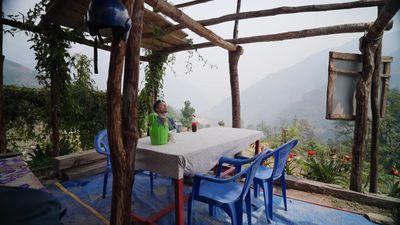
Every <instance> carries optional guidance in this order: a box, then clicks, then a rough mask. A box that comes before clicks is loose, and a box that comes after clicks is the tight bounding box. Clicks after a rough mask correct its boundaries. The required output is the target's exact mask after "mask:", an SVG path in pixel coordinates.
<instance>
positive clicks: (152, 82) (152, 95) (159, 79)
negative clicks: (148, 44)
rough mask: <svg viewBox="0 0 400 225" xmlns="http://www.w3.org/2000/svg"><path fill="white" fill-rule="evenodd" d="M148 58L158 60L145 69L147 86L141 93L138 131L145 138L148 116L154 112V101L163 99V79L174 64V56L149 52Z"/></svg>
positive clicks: (151, 62)
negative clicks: (169, 67) (168, 66)
mask: <svg viewBox="0 0 400 225" xmlns="http://www.w3.org/2000/svg"><path fill="white" fill-rule="evenodd" d="M147 56H150V57H151V58H157V60H153V61H150V62H149V63H148V64H147V66H146V67H145V70H144V72H145V81H144V82H145V86H144V88H143V89H142V90H141V91H140V94H139V98H138V130H139V135H140V136H143V135H144V134H146V132H147V115H148V114H149V113H150V112H151V111H152V105H153V101H154V100H155V99H156V98H158V97H162V93H161V92H162V89H163V78H164V75H165V69H166V64H169V63H173V62H174V60H175V58H174V56H170V57H169V56H168V55H163V54H159V53H156V52H151V51H149V52H147Z"/></svg>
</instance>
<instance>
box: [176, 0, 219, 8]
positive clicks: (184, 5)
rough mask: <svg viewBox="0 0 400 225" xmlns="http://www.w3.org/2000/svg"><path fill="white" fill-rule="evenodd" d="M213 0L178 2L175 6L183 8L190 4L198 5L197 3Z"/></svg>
mask: <svg viewBox="0 0 400 225" xmlns="http://www.w3.org/2000/svg"><path fill="white" fill-rule="evenodd" d="M211 1H213V0H194V1H190V2H184V3H181V4H176V5H174V6H175V8H183V7H188V6H192V5H197V4H201V3H205V2H211Z"/></svg>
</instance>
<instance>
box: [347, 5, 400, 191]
mask: <svg viewBox="0 0 400 225" xmlns="http://www.w3.org/2000/svg"><path fill="white" fill-rule="evenodd" d="M399 8H400V2H399V1H397V0H389V1H387V3H386V5H385V6H384V8H383V9H382V12H381V13H380V14H379V16H378V18H377V19H376V21H375V22H374V24H373V25H372V26H371V27H370V28H369V30H368V33H367V34H366V35H364V37H362V38H361V39H360V40H361V42H360V50H361V52H362V53H363V58H362V59H363V70H362V71H363V72H362V75H361V79H360V80H359V82H358V84H357V90H356V119H355V125H354V141H353V147H352V158H353V159H352V160H353V161H352V168H351V175H350V190H353V191H358V192H360V191H361V171H362V158H363V152H364V148H365V139H366V136H367V128H368V126H367V125H368V124H367V117H368V99H369V94H370V93H369V92H370V90H371V89H370V88H371V79H372V73H373V72H374V68H375V54H376V50H377V49H378V46H379V40H380V38H381V36H382V34H383V30H384V29H385V27H386V25H387V24H388V23H389V21H390V19H391V18H392V17H393V16H394V15H395V14H396V13H397V11H398V10H399ZM376 63H380V62H376Z"/></svg>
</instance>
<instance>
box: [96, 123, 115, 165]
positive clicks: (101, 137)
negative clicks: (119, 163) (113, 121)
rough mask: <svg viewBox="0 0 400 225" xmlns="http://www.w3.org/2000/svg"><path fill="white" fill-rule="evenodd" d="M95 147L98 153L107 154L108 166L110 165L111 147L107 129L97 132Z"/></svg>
mask: <svg viewBox="0 0 400 225" xmlns="http://www.w3.org/2000/svg"><path fill="white" fill-rule="evenodd" d="M94 148H95V149H96V151H97V152H98V153H100V154H102V155H106V156H107V166H110V165H111V159H110V147H109V146H108V136H107V130H106V129H104V130H101V131H99V133H97V135H96V138H95V139H94Z"/></svg>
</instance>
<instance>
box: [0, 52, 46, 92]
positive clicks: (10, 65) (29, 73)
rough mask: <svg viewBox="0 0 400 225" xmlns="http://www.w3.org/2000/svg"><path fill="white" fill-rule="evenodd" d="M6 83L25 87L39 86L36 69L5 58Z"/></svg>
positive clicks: (4, 72)
mask: <svg viewBox="0 0 400 225" xmlns="http://www.w3.org/2000/svg"><path fill="white" fill-rule="evenodd" d="M3 74H4V84H5V85H17V86H24V87H39V83H38V81H37V79H36V74H37V73H36V71H35V70H32V69H30V68H28V67H26V66H23V65H21V64H18V63H16V62H14V61H11V60H8V59H5V60H4V71H3Z"/></svg>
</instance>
